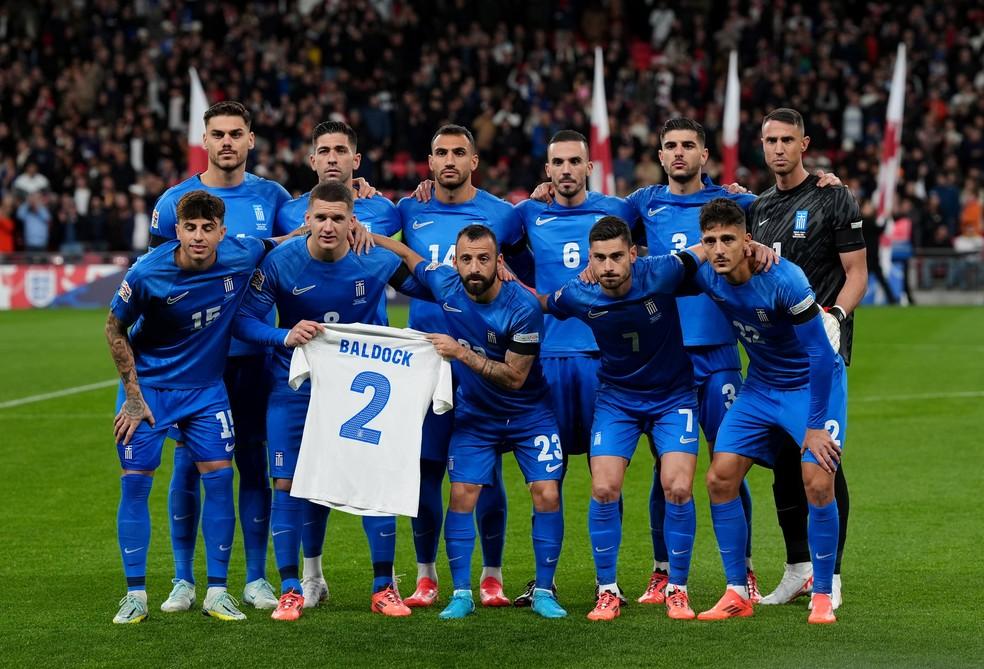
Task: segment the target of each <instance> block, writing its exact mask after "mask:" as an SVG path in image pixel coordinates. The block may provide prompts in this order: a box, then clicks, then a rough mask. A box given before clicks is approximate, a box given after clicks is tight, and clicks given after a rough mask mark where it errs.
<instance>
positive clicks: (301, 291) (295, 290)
mask: <svg viewBox="0 0 984 669" xmlns="http://www.w3.org/2000/svg"><path fill="white" fill-rule="evenodd" d="M316 285H318V284H316V283H313V284H311V285H310V286H307V287H305V288H298V287H297V286H294V288H293V290H291V291H290V292H292V293H294V295H303V294H304V293H306V292H308V291H309V290H311V289H312V288H314V287H315V286H316Z"/></svg>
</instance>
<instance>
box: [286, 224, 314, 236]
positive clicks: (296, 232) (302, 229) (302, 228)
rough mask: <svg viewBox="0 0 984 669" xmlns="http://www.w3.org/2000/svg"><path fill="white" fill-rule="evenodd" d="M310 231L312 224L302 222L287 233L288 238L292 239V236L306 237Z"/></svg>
mask: <svg viewBox="0 0 984 669" xmlns="http://www.w3.org/2000/svg"><path fill="white" fill-rule="evenodd" d="M310 232H311V226H310V225H309V224H307V223H302V224H300V225H299V226H297V227H296V228H294V229H293V230H291V231H290V234H288V235H287V239H290V238H291V237H304V236H305V235H307V234H309V233H310Z"/></svg>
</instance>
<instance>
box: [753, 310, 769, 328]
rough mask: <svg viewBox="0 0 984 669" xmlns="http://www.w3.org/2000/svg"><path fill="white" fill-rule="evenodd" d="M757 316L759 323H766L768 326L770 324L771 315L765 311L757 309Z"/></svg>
mask: <svg viewBox="0 0 984 669" xmlns="http://www.w3.org/2000/svg"><path fill="white" fill-rule="evenodd" d="M755 315H756V316H758V319H759V323H766V324H768V322H769V314H768V313H766V311H765V309H756V310H755Z"/></svg>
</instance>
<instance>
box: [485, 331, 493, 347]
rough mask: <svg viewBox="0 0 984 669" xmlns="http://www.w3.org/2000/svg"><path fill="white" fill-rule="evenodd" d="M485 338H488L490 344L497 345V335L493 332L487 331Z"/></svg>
mask: <svg viewBox="0 0 984 669" xmlns="http://www.w3.org/2000/svg"><path fill="white" fill-rule="evenodd" d="M485 336H486V337H487V338H488V340H489V343H490V344H494V343H495V333H494V332H492V330H486V331H485Z"/></svg>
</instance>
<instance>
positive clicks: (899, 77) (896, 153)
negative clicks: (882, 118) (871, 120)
mask: <svg viewBox="0 0 984 669" xmlns="http://www.w3.org/2000/svg"><path fill="white" fill-rule="evenodd" d="M904 105H905V44H901V43H900V44H899V50H898V54H897V55H896V57H895V73H894V74H892V88H891V91H890V92H889V94H888V117H887V119H886V122H885V138H884V140H883V142H882V158H881V167H880V168H879V169H878V196H877V203H878V220H879V221H887V220H889V219H891V217H892V211H893V207H894V205H895V185H896V183H897V182H898V178H899V158H900V153H901V152H900V148H901V142H902V110H903V107H904Z"/></svg>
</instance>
